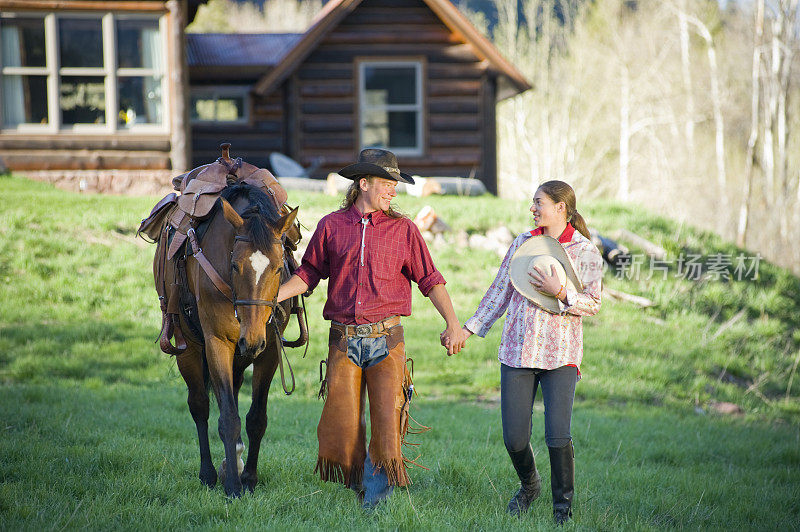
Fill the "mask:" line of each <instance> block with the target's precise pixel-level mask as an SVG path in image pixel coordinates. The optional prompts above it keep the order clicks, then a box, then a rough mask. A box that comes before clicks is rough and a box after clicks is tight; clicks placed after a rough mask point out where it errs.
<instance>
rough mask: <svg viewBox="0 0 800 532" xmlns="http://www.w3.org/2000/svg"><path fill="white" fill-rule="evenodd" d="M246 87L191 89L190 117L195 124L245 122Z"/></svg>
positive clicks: (247, 89) (247, 90) (247, 91)
mask: <svg viewBox="0 0 800 532" xmlns="http://www.w3.org/2000/svg"><path fill="white" fill-rule="evenodd" d="M248 93H249V88H248V87H210V88H198V89H192V98H191V111H190V112H191V117H192V122H193V123H195V124H218V123H234V124H241V123H245V122H247V118H248V116H247V102H248Z"/></svg>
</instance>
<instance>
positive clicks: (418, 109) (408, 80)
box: [359, 61, 422, 155]
mask: <svg viewBox="0 0 800 532" xmlns="http://www.w3.org/2000/svg"><path fill="white" fill-rule="evenodd" d="M359 102H360V139H361V148H362V149H363V148H385V149H388V150H391V151H393V152H394V153H396V154H397V155H422V63H420V62H418V61H397V62H389V61H380V62H379V61H363V62H360V63H359Z"/></svg>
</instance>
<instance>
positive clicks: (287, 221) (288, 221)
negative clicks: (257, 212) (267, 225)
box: [275, 207, 300, 234]
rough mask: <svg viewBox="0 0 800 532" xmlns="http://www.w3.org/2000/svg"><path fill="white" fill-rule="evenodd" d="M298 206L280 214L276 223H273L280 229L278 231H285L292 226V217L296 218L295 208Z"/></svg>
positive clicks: (281, 232)
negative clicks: (284, 213)
mask: <svg viewBox="0 0 800 532" xmlns="http://www.w3.org/2000/svg"><path fill="white" fill-rule="evenodd" d="M299 208H300V207H295V208H294V209H292V210H291V211H289V214H286V215H284V216H281V219H280V220H278V223H277V224H275V225H276V227H277V228H278V229H279V230H280V231H279V232H280V234H283V233H285V232H286V231H288V230H289V228H290V227H292V224H293V223H294V219H295V218H297V210H298V209H299Z"/></svg>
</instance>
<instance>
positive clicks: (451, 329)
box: [278, 149, 464, 509]
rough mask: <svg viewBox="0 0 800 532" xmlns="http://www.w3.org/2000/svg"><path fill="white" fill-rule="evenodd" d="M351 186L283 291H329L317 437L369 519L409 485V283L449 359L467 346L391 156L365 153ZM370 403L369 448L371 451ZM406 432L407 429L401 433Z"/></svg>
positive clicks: (327, 468)
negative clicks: (398, 205) (403, 198)
mask: <svg viewBox="0 0 800 532" xmlns="http://www.w3.org/2000/svg"><path fill="white" fill-rule="evenodd" d="M339 174H341V175H343V176H344V177H347V178H350V179H352V180H353V184H352V185H351V186H350V188H349V190H348V191H347V195H346V197H345V200H344V202H343V204H342V208H341V209H340V210H338V211H335V212H332V213H330V214H328V215H327V216H325V217H324V218H322V220H320V222H319V224H318V225H317V229H316V231H315V232H314V235H313V236H312V237H311V240H310V241H309V244H308V248H307V249H306V252H305V254H304V255H303V261H302V264H301V266H300V267H299V268H298V269H297V270H296V271H295V273H294V275H293V276H292V277H291V278H290V279H289V280H288V281H287V282H286V283H284V284H283V285H282V286H281V288H280V291H279V293H278V301H282V300H284V299H287V298H289V297H292V296H294V295H297V294H301V293H303V292H305V291H307V290H309V289H313V288H314V287H316V286H317V284H318V283H319V281H320V280H321V279H326V278H327V279H329V281H328V300H327V301H326V303H325V307H324V309H323V311H322V315H323V317H324V318H325V319H326V320H331V330H330V337H329V340H328V359H327V361H326V363H327V372H326V376H325V380H324V381H323V384H322V389H321V390H320V394H321V395H325V392H326V390H327V397H326V400H325V406H324V407H323V410H322V416H321V418H320V421H319V425H318V427H317V437H318V439H319V456H318V458H317V465H316V469H315V471H319V474H320V477H321V478H322V480H326V481H332V482H341V483H343V484H345V485H346V486H348V487H350V488H351V489H353V490H355V491H356V493H358V494H359V498H361V497H363V507H364V508H365V509H372V508H374V507H375V506H376V505H377V504H378V503H379V502H380V501H382V500H384V499H386V498H387V497H389V495H391V493H392V490H393V487H394V486H405V485H407V484H408V483H409V480H408V474H407V472H406V467H405V464H404V461H403V455H402V452H401V439H402V436H403V435H404V432H405V430H404V429H406V428H407V425H406V416H407V413H408V402H409V401H410V377H409V376H408V372H407V370H406V356H405V343H404V339H403V326H402V325H401V323H400V316H409V315H410V314H411V281H414V282H415V283H417V286H418V287H419V289H420V291H421V292H422V294H423V295H425V296H426V297H429V298H430V300H431V302H432V303H433V305H434V307H436V310H437V311H438V312H439V314H441V316H442V317H443V318H444V320H445V323H446V328H445V330H444V331H442V334H441V338H442V342H443V343H444V344H445V347H446V348H447V353H448V355H452V354H454V353H458V352H459V351H460V350H461V348H462V347H463V345H464V341H463V334H462V333H461V331H460V327H461V326H460V324H459V321H458V318H457V317H456V315H455V312H454V311H453V304H452V302H451V300H450V296H449V294H448V293H447V290H446V289H445V287H444V284H445V280H444V277H443V276H442V274H441V273H439V271H438V270H437V269H436V267H435V266H434V264H433V260H432V259H431V256H430V253H429V252H428V247H427V246H426V244H425V241H424V240H423V239H422V235H420V232H419V230H418V229H417V227H416V226H415V225H414V223H413V222H412V221H411V220H409V219H408V218H407V217H405V216H402V215H400V214H398V213H396V212H395V211H394V210H393V209H392V207H391V201H392V200H393V199H394V197H395V196H396V195H397V193H396V191H395V187H396V186H397V183H398V181H400V182H404V183H411V184H413V183H414V180H413V178H412V177H411V176H409V175H408V174H405V173H403V172H400V170H399V169H398V167H397V159H396V158H395V156H394V154H393V153H391V152H389V151H386V150H381V149H366V150H363V151H362V152H361V154H360V155H359V160H358V162H357V163H355V164H351V165H349V166H347V167H345V168H343V169H342V170H340V171H339ZM366 394H368V396H369V408H370V422H371V428H372V431H371V439H370V444H369V450H367V448H366V420H365V404H366V401H365V399H366ZM401 425H402V426H403V427H402V428H401Z"/></svg>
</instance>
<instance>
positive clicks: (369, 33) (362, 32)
mask: <svg viewBox="0 0 800 532" xmlns="http://www.w3.org/2000/svg"><path fill="white" fill-rule="evenodd" d="M395 57H396V58H397V59H398V60H402V59H407V58H421V59H422V61H423V100H424V101H423V109H424V111H423V116H424V120H423V142H424V153H423V155H422V156H418V157H410V156H402V157H400V166H401V168H402V169H403V170H404V171H406V172H409V173H412V174H419V175H423V176H435V175H438V176H460V177H468V176H472V177H477V178H479V179H481V180H485V181H486V184H487V188H489V189H490V190H495V189H496V187H495V180H496V176H495V175H486V170H487V168H488V169H489V170H491V169H492V168H493V165H488V166H487V165H484V162H483V158H484V156H485V154H486V150H484V147H483V145H482V144H483V142H484V141H485V140H486V139H487V138H492V139H493V138H494V134H493V133H492V134H491V135H487V134H486V129H487V128H491V129H492V132H493V131H494V128H495V124H494V112H493V110H492V112H491V114H490V115H489V116H490V118H491V122H489V121H487V116H486V115H487V113H486V112H485V107H486V103H487V102H486V100H485V99H484V92H485V86H486V83H485V79H486V77H487V73H486V69H485V66H484V65H483V64H482V63H481V62H480V60H479V58H478V57H477V56H476V55H475V54H474V53H473V51H472V49H471V46H470V45H468V44H465V42H464V40H463V38H462V37H461V36H459V35H455V34H453V33H451V32H450V30H449V29H448V28H447V27H446V26H445V25H444V24H443V23H442V22H441V21H440V20H439V18H438V17H437V16H436V15H435V14H434V13H433V12H432V11H431V10H430V9H429V8H428V7H427V6H426V5H425V4H424V3H423V2H422V1H416V2H409V1H408V0H365V1H364V2H363V3H362V4H361V5H359V7H357V8H356V9H355V11H354V12H353V13H351V14H350V15H348V16H347V17H346V18H345V19H344V20H343V21H342V22H341V24H339V25H338V26H337V27H336V28H334V29H333V31H332V32H331V33H329V34H328V35H327V36H326V37H325V38H324V39H323V40H322V41H321V42H320V43H319V44H318V46H317V47H316V48H315V50H314V51H313V52H312V53H311V55H309V57H308V58H307V59H306V60H305V61H304V62H303V63H302V64H301V65H300V67H299V68H298V69H297V71H296V72H295V73H294V74H293V76H292V77H291V78H290V80H289V81H288V82H287V83H286V84H285V85H286V86H289V87H291V89H290V90H289V91H288V92H289V93H290V94H292V95H293V97H294V98H296V103H295V105H294V106H292V107H291V109H292V111H293V112H294V113H296V123H297V129H296V131H293V132H291V133H292V134H293V135H294V136H295V138H294V139H293V141H294V143H295V144H296V149H295V151H294V152H293V153H291V155H292V156H293V157H294V158H295V159H297V160H298V161H299V162H300V163H301V164H303V165H304V166H308V165H310V164H311V163H312V161H313V159H315V158H317V157H323V158H324V163H323V165H322V167H321V168H320V170H319V171H318V174H319V175H320V176H324V175H325V174H327V173H328V172H333V171H336V170H338V169H339V168H341V167H343V166H345V165H347V164H350V163H352V162H353V161H354V159H355V157H356V156H357V154H358V146H357V142H358V112H359V109H358V86H357V75H358V74H357V68H358V67H357V60H358V59H360V58H366V59H372V58H375V59H392V58H395ZM490 152H491V153H492V155H494V149H492V150H490Z"/></svg>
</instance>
